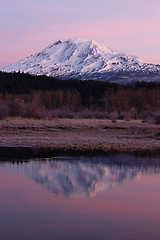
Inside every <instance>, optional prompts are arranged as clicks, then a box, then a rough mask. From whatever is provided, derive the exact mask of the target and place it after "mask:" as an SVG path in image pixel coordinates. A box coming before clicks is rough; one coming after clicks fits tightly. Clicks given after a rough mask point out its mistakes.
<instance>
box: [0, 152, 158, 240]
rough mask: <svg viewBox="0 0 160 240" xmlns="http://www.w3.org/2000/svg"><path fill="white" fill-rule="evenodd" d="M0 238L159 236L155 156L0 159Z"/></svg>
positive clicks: (91, 239)
mask: <svg viewBox="0 0 160 240" xmlns="http://www.w3.org/2000/svg"><path fill="white" fill-rule="evenodd" d="M0 239H2V240H10V239H12V240H14V239H15V240H19V239H20V240H28V239H29V240H32V239H34V240H50V239H54V240H59V239H60V240H62V239H65V240H70V239H71V240H72V239H73V240H95V239H96V240H103V239H104V240H105V239H109V240H115V239H123V240H124V239H127V240H132V239H134V240H135V239H136V240H138V239H141V240H143V239H145V240H146V239H154V240H159V239H160V156H135V155H133V154H112V155H107V156H97V157H96V156H94V157H93V156H92V157H84V156H78V157H53V158H47V159H31V160H28V161H21V162H18V161H17V162H16V161H15V160H14V161H13V162H12V161H1V162H0Z"/></svg>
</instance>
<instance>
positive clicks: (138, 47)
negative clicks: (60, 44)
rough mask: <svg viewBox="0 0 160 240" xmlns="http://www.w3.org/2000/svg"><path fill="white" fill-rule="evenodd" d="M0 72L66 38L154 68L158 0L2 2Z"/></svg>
mask: <svg viewBox="0 0 160 240" xmlns="http://www.w3.org/2000/svg"><path fill="white" fill-rule="evenodd" d="M0 11H1V14H0V30H1V38H0V67H3V66H5V65H8V64H10V63H12V62H15V61H18V60H19V59H21V58H24V57H26V56H29V55H31V54H34V53H36V52H38V51H41V50H42V49H43V48H45V47H46V46H48V45H49V44H51V43H52V42H54V41H57V40H59V39H62V40H65V39H67V38H72V37H82V38H87V39H89V40H96V41H98V42H99V43H102V44H104V45H106V46H108V47H110V48H112V49H114V50H117V51H121V52H125V53H128V54H131V55H136V56H138V57H139V58H140V59H142V60H143V61H145V62H150V63H155V64H160V14H159V12H160V1H159V0H152V1H149V0H145V1H144V0H139V1H138V0H128V1H126V0H114V1H111V0H99V1H98V0H92V1H91V0H85V1H84V0H82V1H76V3H75V1H73V0H69V1H67V2H66V1H64V0H59V1H56V0H55V1H54V3H53V1H51V0H46V1H45V2H44V1H42V0H39V1H37V0H34V1H31V0H28V1H27V0H23V1H20V0H15V1H14V5H13V1H11V0H5V1H4V0H2V8H1V10H0Z"/></svg>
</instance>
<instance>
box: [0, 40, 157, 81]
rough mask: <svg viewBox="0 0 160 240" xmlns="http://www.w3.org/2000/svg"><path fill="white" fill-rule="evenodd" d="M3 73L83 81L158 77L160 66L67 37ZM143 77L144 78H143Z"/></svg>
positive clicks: (98, 45) (93, 43)
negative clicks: (20, 73) (116, 77)
mask: <svg viewBox="0 0 160 240" xmlns="http://www.w3.org/2000/svg"><path fill="white" fill-rule="evenodd" d="M1 70H2V71H5V72H13V71H16V72H18V71H20V72H25V73H30V74H34V75H47V76H51V77H58V78H61V79H67V78H79V79H82V80H86V79H93V80H108V79H110V80H111V79H112V80H113V81H114V76H115V75H116V76H118V75H119V74H120V75H121V76H122V78H124V79H125V78H126V74H127V76H128V74H129V75H130V76H132V78H133V75H134V77H135V76H137V74H138V76H139V77H140V76H141V77H148V76H150V77H151V76H152V77H153V76H154V78H155V76H156V79H157V76H158V81H160V77H159V76H160V65H154V64H147V63H144V62H142V61H141V60H140V59H138V58H137V57H134V56H128V55H126V54H124V53H120V52H116V51H113V50H112V49H110V48H108V47H105V46H102V45H100V44H98V43H97V42H95V41H88V40H86V39H80V38H77V39H69V40H66V41H60V40H59V41H57V42H55V43H53V44H51V45H49V46H48V47H47V48H45V49H43V50H42V51H41V52H39V53H36V54H34V55H31V56H29V57H26V58H24V59H22V60H20V61H18V62H16V63H13V64H11V65H9V66H6V67H4V68H2V69H1ZM143 80H144V79H143Z"/></svg>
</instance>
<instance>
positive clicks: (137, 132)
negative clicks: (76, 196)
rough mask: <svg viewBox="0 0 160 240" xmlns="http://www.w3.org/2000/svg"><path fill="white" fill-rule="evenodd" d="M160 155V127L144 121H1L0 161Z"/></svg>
mask: <svg viewBox="0 0 160 240" xmlns="http://www.w3.org/2000/svg"><path fill="white" fill-rule="evenodd" d="M111 152H113V153H115V152H117V153H120V152H122V153H123V152H127V153H129V152H131V153H141V154H145V153H156V154H159V153H160V125H154V124H150V123H144V122H142V121H141V120H132V121H128V122H127V121H122V120H117V121H116V122H112V121H110V120H105V119H103V120H99V119H53V120H29V119H7V120H0V157H1V158H3V157H12V158H15V157H17V158H21V157H25V155H26V157H27V156H28V157H32V156H33V157H41V156H42V157H45V156H46V157H47V156H52V155H54V154H57V155H58V154H59V155H60V154H62V155H63V154H65V155H66V154H99V153H102V154H106V153H111Z"/></svg>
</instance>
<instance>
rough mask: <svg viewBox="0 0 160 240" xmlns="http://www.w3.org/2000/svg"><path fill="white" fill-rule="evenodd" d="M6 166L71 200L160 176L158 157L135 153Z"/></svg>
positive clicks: (49, 160)
mask: <svg viewBox="0 0 160 240" xmlns="http://www.w3.org/2000/svg"><path fill="white" fill-rule="evenodd" d="M2 166H3V167H4V168H7V169H9V170H11V171H14V172H16V173H18V174H20V175H22V176H25V177H27V178H29V179H32V180H33V181H35V182H37V183H40V184H41V185H42V186H44V187H45V188H47V189H49V190H51V191H52V192H53V193H54V194H55V195H57V196H59V195H63V196H66V197H70V198H79V197H92V196H94V195H96V194H97V193H98V192H100V191H104V190H106V189H109V188H111V187H113V186H114V185H116V184H120V183H124V182H125V181H130V180H136V179H137V178H139V177H141V176H142V175H146V174H157V173H158V174H159V173H160V162H159V161H158V158H156V157H155V158H154V159H153V157H152V160H150V158H149V157H140V156H139V157H135V156H134V155H132V154H130V155H129V154H128V155H127V154H119V155H117V154H116V155H114V154H113V155H109V156H100V157H84V156H82V157H59V158H56V157H55V158H50V159H43V160H42V159H38V160H37V159H36V160H35V159H33V160H29V161H27V162H23V161H22V162H3V163H1V167H2Z"/></svg>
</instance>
